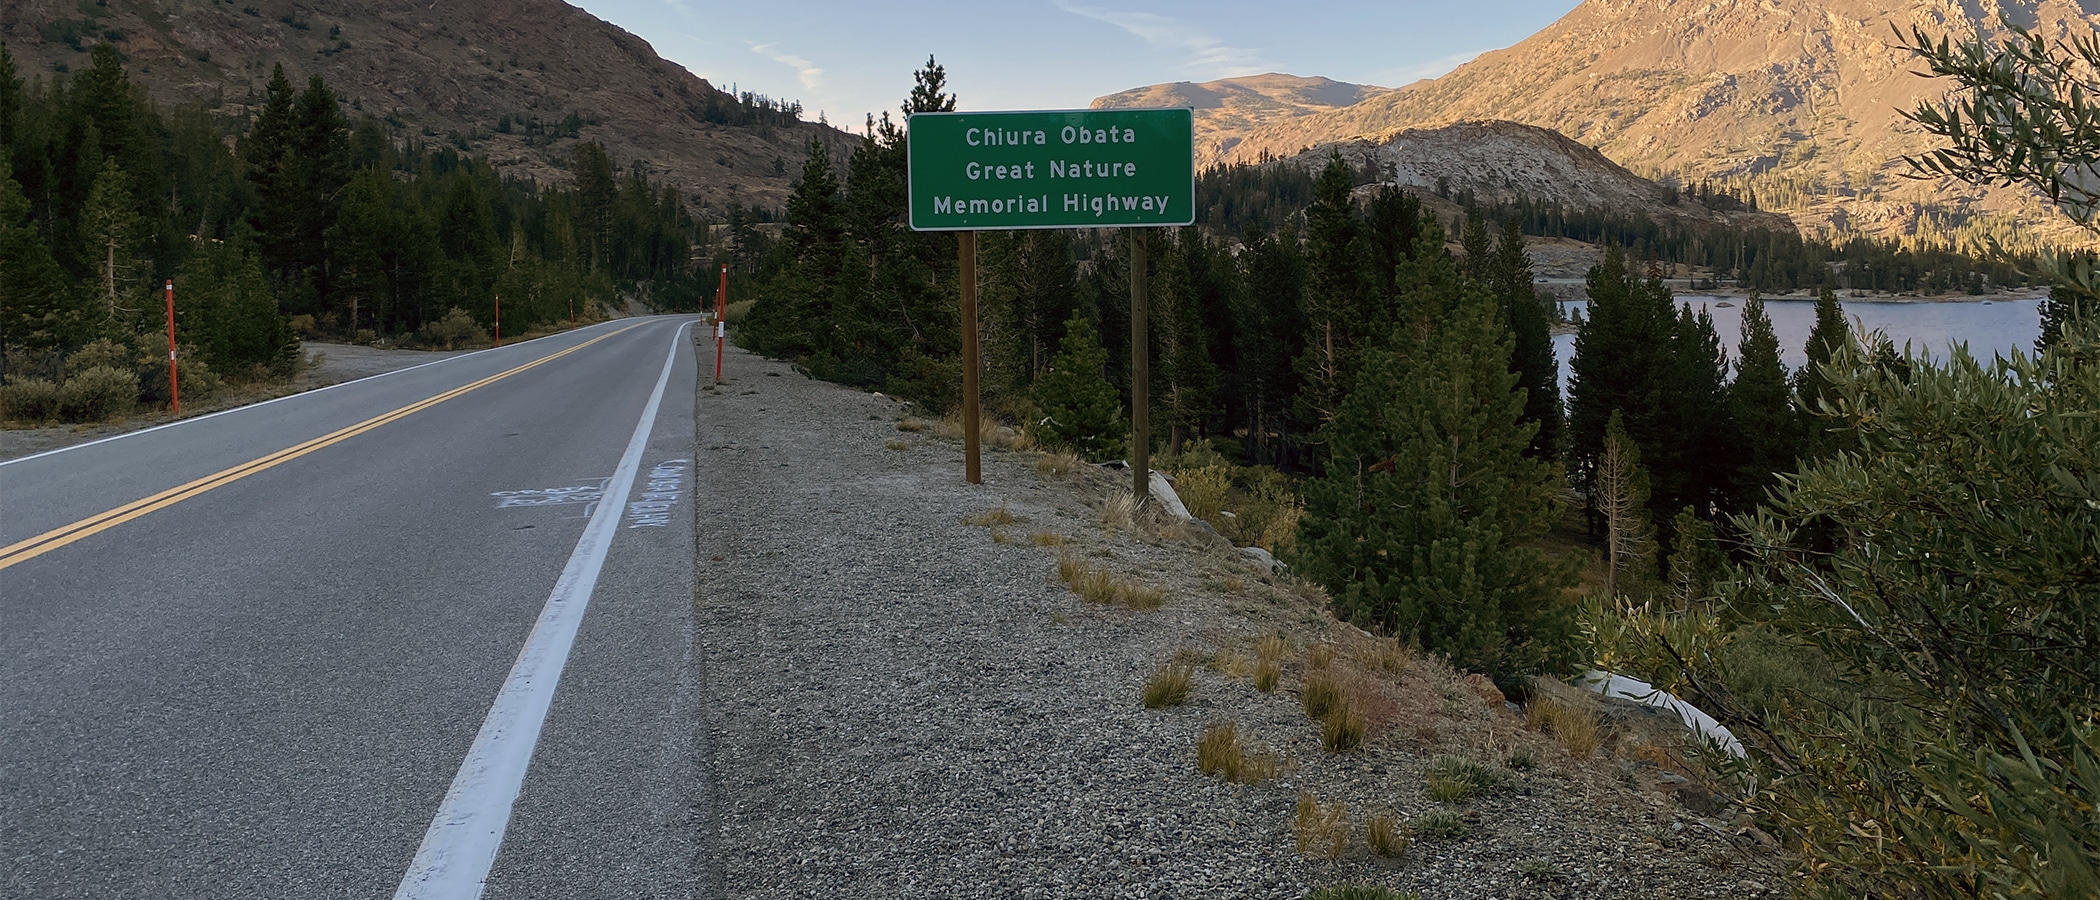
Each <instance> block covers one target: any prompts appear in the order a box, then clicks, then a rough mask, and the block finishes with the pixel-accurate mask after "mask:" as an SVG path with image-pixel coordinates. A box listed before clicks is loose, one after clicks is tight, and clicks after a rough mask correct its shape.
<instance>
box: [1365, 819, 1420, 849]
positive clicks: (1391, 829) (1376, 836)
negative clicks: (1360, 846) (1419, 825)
mask: <svg viewBox="0 0 2100 900" xmlns="http://www.w3.org/2000/svg"><path fill="white" fill-rule="evenodd" d="M1364 843H1367V844H1370V845H1371V852H1372V853H1373V854H1376V855H1378V856H1382V857H1384V858H1386V859H1399V858H1400V857H1403V856H1406V855H1407V847H1408V844H1409V843H1410V842H1409V840H1408V837H1407V830H1406V829H1404V828H1401V827H1400V817H1399V816H1396V815H1394V814H1392V813H1389V812H1388V813H1379V814H1377V815H1375V816H1372V817H1371V818H1370V819H1369V820H1368V821H1366V822H1364Z"/></svg>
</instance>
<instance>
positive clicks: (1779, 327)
mask: <svg viewBox="0 0 2100 900" xmlns="http://www.w3.org/2000/svg"><path fill="white" fill-rule="evenodd" d="M1677 302H1678V303H1680V304H1690V305H1691V306H1693V307H1694V308H1704V309H1705V310H1706V311H1707V314H1708V315H1711V316H1713V319H1714V331H1716V332H1718V333H1719V334H1720V335H1721V346H1722V347H1723V348H1725V349H1726V350H1727V351H1728V358H1729V360H1730V361H1731V362H1732V361H1733V360H1734V359H1735V357H1736V345H1737V344H1738V343H1740V342H1741V341H1742V335H1743V331H1742V329H1743V300H1742V298H1741V297H1713V296H1707V295H1702V294H1679V295H1678V296H1677ZM1841 302H1842V303H1843V304H1844V307H1845V318H1846V319H1848V320H1851V321H1852V322H1853V323H1854V325H1853V328H1854V330H1855V331H1857V330H1858V328H1859V326H1861V325H1864V326H1865V327H1867V328H1868V329H1873V330H1879V331H1881V332H1882V333H1884V334H1887V335H1888V336H1889V339H1890V340H1892V341H1894V342H1895V344H1896V346H1898V347H1901V346H1903V345H1904V344H1905V343H1906V342H1908V343H1909V344H1910V346H1911V348H1912V349H1914V350H1916V351H1919V352H1921V353H1924V354H1926V355H1928V356H1930V357H1932V358H1933V359H1946V358H1947V355H1948V351H1949V349H1950V348H1951V347H1952V346H1953V345H1954V344H1955V343H1957V342H1967V343H1968V345H1969V353H1970V354H1971V355H1973V356H1975V357H1977V358H1979V359H1982V360H1984V361H1986V362H1987V361H1989V360H1990V359H1991V358H1992V357H1994V356H1999V355H2003V354H2005V353H2007V352H2008V351H2011V350H2014V349H2017V350H2019V351H2021V352H2023V353H2033V352H2034V339H2035V338H2036V337H2039V336H2040V335H2041V333H2042V314H2041V298H2040V297H2034V298H2029V299H2019V300H2007V299H1998V298H1992V299H1991V300H1990V301H1989V302H1981V301H1960V302H1947V303H1887V302H1882V303H1876V302H1874V301H1870V300H1845V301H1841ZM1721 303H1727V304H1730V306H1728V307H1720V306H1718V304H1721ZM1588 305H1589V301H1587V300H1570V301H1567V302H1566V303H1565V304H1564V306H1566V308H1567V310H1568V314H1569V315H1570V316H1572V315H1574V314H1575V311H1576V310H1584V312H1585V313H1587V309H1586V307H1587V306H1588ZM1765 315H1767V316H1770V317H1771V319H1772V333H1773V334H1775V335H1777V336H1778V338H1779V353H1780V360H1781V361H1783V362H1785V363H1786V368H1787V371H1788V372H1793V371H1794V370H1796V369H1799V368H1801V365H1802V364H1803V363H1805V362H1807V361H1808V355H1807V353H1806V351H1805V350H1804V349H1803V348H1805V347H1806V346H1807V345H1808V333H1809V331H1811V330H1813V329H1814V328H1815V325H1816V302H1815V301H1814V300H1766V301H1765ZM1553 354H1554V356H1555V357H1557V358H1558V359H1559V360H1560V388H1561V392H1562V397H1563V399H1565V397H1566V392H1567V389H1568V371H1569V368H1568V360H1570V359H1571V358H1573V357H1574V355H1575V336H1574V335H1573V334H1558V335H1554V336H1553ZM1729 377H1730V378H1733V377H1735V373H1734V370H1733V369H1732V368H1731V369H1730V371H1729Z"/></svg>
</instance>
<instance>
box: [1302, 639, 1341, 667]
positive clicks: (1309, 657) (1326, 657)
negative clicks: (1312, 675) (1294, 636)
mask: <svg viewBox="0 0 2100 900" xmlns="http://www.w3.org/2000/svg"><path fill="white" fill-rule="evenodd" d="M1333 664H1334V645H1332V644H1314V645H1312V649H1310V650H1307V651H1305V667H1306V668H1308V669H1325V668H1327V667H1328V666H1330V665H1333Z"/></svg>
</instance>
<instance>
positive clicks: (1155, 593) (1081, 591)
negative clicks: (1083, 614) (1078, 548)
mask: <svg viewBox="0 0 2100 900" xmlns="http://www.w3.org/2000/svg"><path fill="white" fill-rule="evenodd" d="M1057 577H1058V578H1059V579H1060V580H1062V581H1063V582H1064V583H1065V584H1066V585H1069V586H1070V587H1071V588H1072V592H1073V593H1075V594H1078V595H1079V597H1080V599H1082V600H1085V601H1087V602H1088V603H1103V604H1114V605H1117V606H1123V607H1126V608H1129V609H1158V608H1160V607H1161V606H1165V605H1166V602H1167V592H1166V591H1163V590H1160V589H1158V588H1149V587H1145V586H1143V585H1139V584H1135V583H1131V582H1126V581H1124V580H1123V579H1121V578H1118V577H1117V576H1116V574H1115V573H1114V572H1110V571H1108V570H1106V569H1096V568H1094V567H1092V566H1089V565H1087V564H1086V563H1083V562H1080V561H1079V560H1078V559H1077V558H1075V557H1073V556H1072V554H1070V553H1062V554H1059V555H1058V557H1057Z"/></svg>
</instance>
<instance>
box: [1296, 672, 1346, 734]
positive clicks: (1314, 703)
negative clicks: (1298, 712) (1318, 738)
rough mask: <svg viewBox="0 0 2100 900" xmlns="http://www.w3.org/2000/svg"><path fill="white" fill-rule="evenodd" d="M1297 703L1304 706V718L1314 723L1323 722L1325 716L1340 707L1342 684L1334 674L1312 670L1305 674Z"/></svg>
mask: <svg viewBox="0 0 2100 900" xmlns="http://www.w3.org/2000/svg"><path fill="white" fill-rule="evenodd" d="M1299 701H1300V702H1301V703H1303V704H1304V705H1305V717H1306V718H1308V719H1311V720H1313V721H1315V722H1320V721H1325V720H1326V718H1327V714H1328V713H1331V712H1334V710H1335V707H1338V706H1340V705H1342V683H1341V680H1340V679H1337V678H1335V677H1334V673H1332V672H1328V671H1325V670H1317V669H1316V670H1314V671H1311V672H1307V673H1305V685H1304V687H1303V688H1302V689H1301V690H1300V692H1299Z"/></svg>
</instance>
